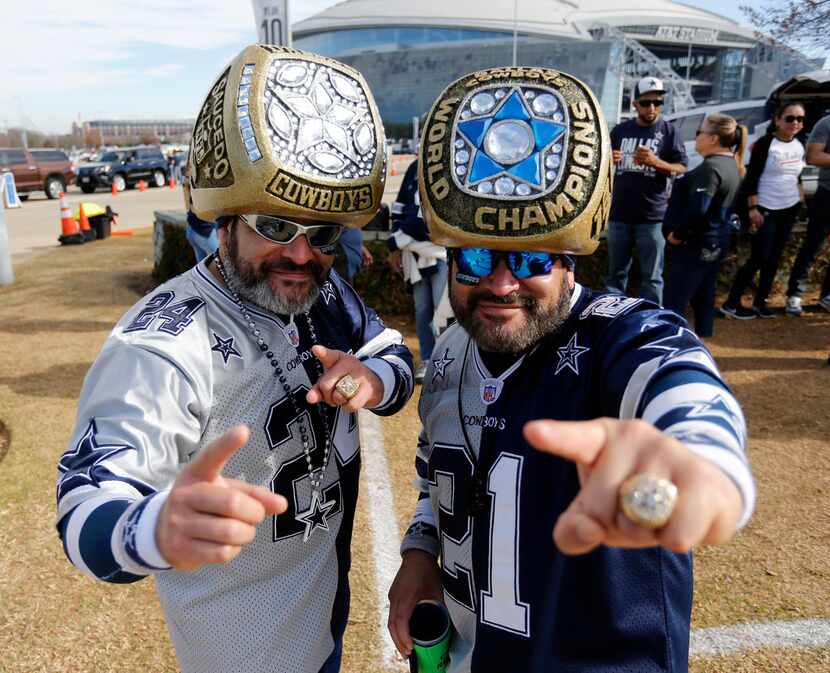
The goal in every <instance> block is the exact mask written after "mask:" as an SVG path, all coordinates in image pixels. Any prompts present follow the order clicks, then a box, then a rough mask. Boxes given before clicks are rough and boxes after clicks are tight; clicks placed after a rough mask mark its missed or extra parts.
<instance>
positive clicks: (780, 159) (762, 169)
mask: <svg viewBox="0 0 830 673" xmlns="http://www.w3.org/2000/svg"><path fill="white" fill-rule="evenodd" d="M804 116H805V113H804V106H803V105H802V104H801V103H795V102H787V103H784V104H782V105H781V106H780V107H779V108H778V110H777V111H776V113H775V115H774V116H773V119H772V122H771V123H770V127H769V130H768V132H767V135H766V136H764V137H763V138H761V139H760V140H759V141H758V142H757V143H755V146H754V147H753V148H752V155H751V157H750V159H749V167H748V168H747V172H746V177H745V178H744V185H743V193H744V195H745V196H746V199H747V206H748V208H749V221H750V231H751V232H752V253H751V254H750V257H749V259H748V260H747V261H746V263H745V264H744V265H743V266H742V267H741V268H740V269H739V270H738V274H737V275H736V276H735V281H734V282H733V283H732V289H731V290H730V291H729V297H728V298H727V300H726V301H725V302H724V303H723V305H722V306H721V308H720V311H721V313H722V314H723V315H725V316H726V317H727V318H738V319H740V320H751V319H752V318H755V317H761V318H774V317H775V313H774V312H773V311H772V310H771V309H770V308H769V307H768V306H767V297H768V296H769V293H770V290H771V289H772V282H773V279H774V278H775V273H776V271H777V270H778V262H779V261H780V260H781V253H782V252H783V251H784V246H785V245H786V244H787V241H788V240H789V238H790V232H791V231H792V228H793V224H794V223H795V220H796V217H797V216H798V212H799V210H801V207H802V205H803V203H804V189H803V187H802V186H801V171H802V170H804V166H805V163H804V145H802V144H801V141H800V140H799V139H798V138H797V137H796V136H797V135H798V134H799V133H800V132H801V130H802V128H803V127H804ZM758 271H760V272H761V277H760V279H759V281H758V289H757V291H756V293H755V300H754V302H753V307H752V309H747V308H746V307H744V306H742V305H741V297H742V296H743V293H744V290H746V288H747V287H748V286H749V284H750V283H751V282H752V279H753V278H754V277H755V274H756V272H758Z"/></svg>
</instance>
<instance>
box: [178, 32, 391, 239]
mask: <svg viewBox="0 0 830 673" xmlns="http://www.w3.org/2000/svg"><path fill="white" fill-rule="evenodd" d="M190 147H191V150H190V156H189V158H188V180H189V185H190V198H191V199H192V202H193V211H194V212H195V213H196V215H198V216H199V217H200V218H201V219H203V220H215V219H217V218H218V217H221V216H228V215H244V214H246V213H257V214H259V215H277V216H282V217H299V218H303V217H304V218H309V219H314V220H327V221H330V222H335V223H339V224H342V225H344V226H348V227H362V226H363V225H365V224H367V223H368V222H369V221H370V220H371V219H372V218H373V217H374V216H375V214H376V213H377V211H378V209H379V208H380V202H381V196H382V195H383V184H384V181H385V179H386V152H385V139H384V133H383V125H382V123H381V119H380V115H379V114H378V111H377V106H376V105H375V101H374V99H373V98H372V94H371V92H370V91H369V87H368V85H367V84H366V81H365V80H364V79H363V76H362V75H361V74H360V73H359V72H357V71H356V70H354V69H353V68H351V67H349V66H347V65H344V64H343V63H340V62H338V61H335V60H333V59H330V58H325V57H322V56H317V55H315V54H310V53H307V52H303V51H299V50H297V49H290V48H286V47H275V46H270V45H252V46H249V47H246V48H245V49H244V50H243V51H242V53H240V54H239V56H237V57H236V58H235V59H234V60H233V61H232V62H231V64H230V65H229V66H228V67H227V68H226V69H225V71H224V72H223V73H222V74H221V75H220V77H219V78H218V79H217V81H216V82H215V84H214V85H213V87H212V88H211V90H210V93H209V94H208V95H207V98H206V99H205V101H204V103H203V104H202V107H201V110H200V112H199V116H198V117H197V119H196V125H195V127H194V129H193V139H192V141H191V145H190Z"/></svg>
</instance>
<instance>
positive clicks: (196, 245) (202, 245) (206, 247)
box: [185, 227, 219, 264]
mask: <svg viewBox="0 0 830 673" xmlns="http://www.w3.org/2000/svg"><path fill="white" fill-rule="evenodd" d="M185 235H186V236H187V240H188V241H190V247H192V248H193V253H194V254H195V255H196V263H197V264H198V263H199V262H201V261H202V260H203V259H204V258H205V257H207V256H208V255H211V254H213V253H214V252H216V249H217V248H218V247H219V236H218V235H217V234H216V227H214V228H213V230H212V231H211V232H210V236H202V235H201V234H197V233H196V232H195V231H194V230H193V228H192V227H187V229H186V231H185Z"/></svg>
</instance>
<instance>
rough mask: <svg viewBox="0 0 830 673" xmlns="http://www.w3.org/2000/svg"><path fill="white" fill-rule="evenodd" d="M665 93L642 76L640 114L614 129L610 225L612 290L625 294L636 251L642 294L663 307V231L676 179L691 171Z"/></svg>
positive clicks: (638, 99)
mask: <svg viewBox="0 0 830 673" xmlns="http://www.w3.org/2000/svg"><path fill="white" fill-rule="evenodd" d="M665 95H666V90H665V88H664V86H663V82H662V81H661V80H659V79H657V78H656V77H643V78H642V79H641V80H640V81H639V82H637V86H636V87H635V89H634V102H633V105H634V109H635V111H636V112H637V116H636V117H634V118H632V119H628V120H626V121H624V122H620V123H619V124H617V126H615V127H614V129H613V130H612V131H611V147H612V158H613V161H614V165H615V166H616V170H615V173H616V175H615V178H614V187H615V189H614V198H613V200H612V201H611V220H610V222H609V223H608V234H607V240H608V278H607V279H606V282H605V284H606V286H607V288H608V289H609V290H612V291H615V292H621V293H623V294H625V291H626V288H627V287H628V272H629V270H630V269H631V259H632V257H631V253H632V251H633V250H635V249H636V250H637V257H638V258H639V261H640V293H639V294H640V296H641V297H643V298H644V299H648V300H649V301H653V302H654V303H656V304H662V303H663V256H664V250H665V240H664V238H663V232H662V230H661V223H662V222H663V215H664V214H665V212H666V208H667V206H668V199H669V191H670V188H671V179H672V178H673V177H674V176H675V175H680V174H681V173H684V172H685V171H686V164H687V163H688V158H687V156H686V149H685V148H684V146H683V141H682V139H681V138H680V136H679V134H678V133H677V132H676V131H675V128H674V125H673V124H672V123H671V122H669V121H666V119H665V118H663V116H662V115H661V114H660V108H661V107H662V106H663V103H664V98H665Z"/></svg>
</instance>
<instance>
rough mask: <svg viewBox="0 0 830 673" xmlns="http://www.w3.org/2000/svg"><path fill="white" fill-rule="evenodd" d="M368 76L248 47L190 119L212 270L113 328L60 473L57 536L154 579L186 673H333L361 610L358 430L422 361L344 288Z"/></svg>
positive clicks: (171, 288)
mask: <svg viewBox="0 0 830 673" xmlns="http://www.w3.org/2000/svg"><path fill="white" fill-rule="evenodd" d="M383 148H384V136H383V127H382V125H381V123H380V118H379V116H378V113H377V109H376V107H375V104H374V101H373V100H372V97H371V94H370V92H369V90H368V87H367V86H366V83H365V81H364V80H363V78H362V76H361V75H360V74H359V73H358V72H356V71H354V70H353V69H351V68H349V67H348V66H345V65H343V64H341V63H338V62H337V61H333V60H331V59H327V58H323V57H318V56H314V55H312V54H307V53H304V52H300V51H297V50H293V49H285V48H281V47H272V46H267V45H255V46H251V47H248V48H246V49H245V50H243V51H242V52H241V53H240V54H239V56H237V58H236V59H234V61H233V62H232V63H231V64H230V65H229V66H228V68H227V69H226V70H225V71H224V72H223V73H222V74H221V76H220V77H219V79H218V80H217V81H216V83H215V84H214V86H213V88H212V89H211V91H210V93H209V94H208V96H207V98H206V100H205V102H204V104H203V106H202V108H201V112H200V114H199V117H198V118H197V122H196V126H195V129H194V134H193V142H192V151H191V153H190V159H189V161H190V166H189V171H188V180H189V189H190V196H191V199H192V203H193V210H194V212H195V214H196V215H197V216H198V217H200V218H202V219H204V220H208V221H214V220H215V221H216V222H217V225H218V228H219V250H218V253H217V254H215V255H211V256H209V257H208V258H207V259H206V260H204V261H203V262H201V263H200V264H198V265H197V266H196V267H194V268H193V269H191V270H190V271H188V272H186V273H185V274H183V275H181V276H179V277H177V278H175V279H173V280H172V281H170V282H168V283H166V284H164V285H162V286H161V287H159V288H157V289H156V290H155V291H154V292H153V293H151V294H150V295H148V296H147V297H146V298H145V299H142V300H141V301H139V302H138V303H137V304H136V305H135V306H134V307H133V308H132V309H130V310H129V311H128V312H127V313H126V314H125V315H124V317H123V318H122V319H121V320H120V321H119V322H118V324H117V325H116V327H115V329H114V330H113V331H112V333H111V334H110V336H109V337H108V339H107V341H106V343H105V344H104V347H103V349H102V351H101V353H100V355H99V356H98V358H97V360H96V361H95V363H94V364H93V366H92V368H91V370H90V372H89V374H88V375H87V378H86V380H85V382H84V387H83V391H82V393H81V398H80V401H79V407H78V416H77V425H76V427H75V430H74V433H73V435H72V438H71V441H70V444H69V449H68V450H67V451H66V452H65V453H64V454H63V456H62V457H61V459H60V463H59V466H58V470H59V474H58V484H57V499H58V524H57V526H58V531H59V533H60V536H61V539H62V541H63V544H64V550H65V552H66V554H67V556H68V557H69V559H70V561H71V562H72V563H73V564H75V565H76V566H77V567H78V568H79V569H80V570H82V571H83V572H85V573H86V574H88V575H91V576H92V577H94V578H98V579H102V580H105V581H108V582H115V583H125V582H134V581H137V580H140V579H142V578H143V577H145V576H147V575H153V576H154V577H155V580H156V587H157V590H158V594H159V599H160V601H161V604H162V607H163V608H164V611H165V614H166V617H167V623H168V626H169V629H170V633H171V636H172V639H173V643H174V645H175V648H176V654H177V657H178V660H179V663H180V666H181V670H182V671H184V673H197V672H198V673H209V672H215V673H220V672H221V673H228V672H230V671H234V672H240V673H249V672H250V673H266V672H276V671H292V672H295V671H296V672H299V673H318V672H324V673H334V672H336V671H338V670H339V668H340V660H341V651H342V641H343V631H344V629H345V626H346V621H347V618H348V610H349V583H348V573H349V566H350V549H349V548H350V542H351V534H352V524H353V519H354V513H355V506H356V501H357V493H358V474H359V468H360V453H359V439H358V432H357V416H356V413H357V411H358V409H361V408H363V409H369V410H371V411H372V412H374V413H376V414H379V415H387V414H392V413H394V412H396V411H397V410H398V409H400V408H401V407H402V406H403V404H404V403H405V402H406V401H407V399H408V398H409V397H410V396H411V394H412V390H413V373H412V357H411V354H410V353H409V351H408V350H407V349H406V347H405V346H404V345H403V340H402V337H401V335H400V334H399V333H398V332H397V331H395V330H392V329H389V328H387V327H385V326H384V324H383V322H382V321H381V320H380V319H379V318H378V316H377V315H376V314H375V313H374V311H372V310H371V309H370V308H367V307H366V306H365V305H364V304H363V302H362V301H361V299H360V298H359V297H358V296H357V294H356V293H355V292H354V290H353V289H352V288H351V287H350V286H349V285H348V284H347V283H345V282H344V281H343V280H342V279H341V278H340V277H339V276H338V275H337V274H336V272H334V271H332V270H331V266H332V263H333V259H334V249H335V244H336V242H337V239H338V237H339V235H340V233H341V232H342V231H343V228H344V227H345V226H348V227H352V228H359V227H361V226H363V225H364V224H366V223H367V222H369V221H370V220H371V219H372V217H373V216H374V215H375V213H376V212H377V210H378V208H379V206H380V198H381V195H382V193H383V181H384V176H385V162H384V155H383Z"/></svg>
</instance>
